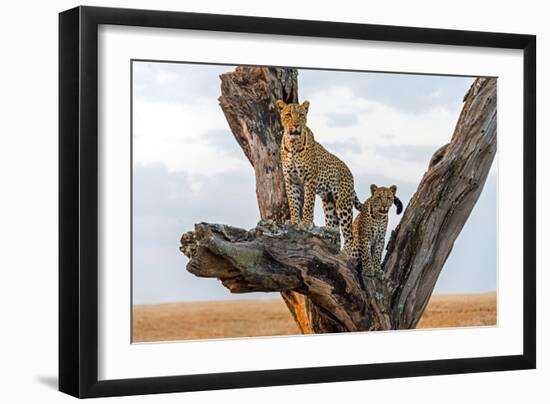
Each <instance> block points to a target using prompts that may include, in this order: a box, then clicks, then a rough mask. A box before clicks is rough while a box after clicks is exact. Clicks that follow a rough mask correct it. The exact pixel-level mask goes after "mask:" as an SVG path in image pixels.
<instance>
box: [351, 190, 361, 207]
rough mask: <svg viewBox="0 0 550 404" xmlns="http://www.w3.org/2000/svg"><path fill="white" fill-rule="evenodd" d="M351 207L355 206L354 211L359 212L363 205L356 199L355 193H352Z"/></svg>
mask: <svg viewBox="0 0 550 404" xmlns="http://www.w3.org/2000/svg"><path fill="white" fill-rule="evenodd" d="M353 206H355V209H357V210H358V211H361V208H362V207H363V204H362V203H361V201H360V200H359V198H358V197H357V194H356V193H355V191H353Z"/></svg>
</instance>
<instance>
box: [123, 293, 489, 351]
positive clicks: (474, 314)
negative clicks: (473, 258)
mask: <svg viewBox="0 0 550 404" xmlns="http://www.w3.org/2000/svg"><path fill="white" fill-rule="evenodd" d="M133 310H134V313H133V322H134V324H133V327H134V329H133V337H134V342H149V341H174V340H186V339H203V338H231V337H255V336H274V335H293V334H298V333H299V331H298V328H297V327H296V325H295V324H294V320H293V319H292V317H291V315H290V313H289V312H288V310H287V308H286V306H285V304H284V303H283V301H282V300H281V299H276V300H275V299H274V300H242V301H227V302H189V303H164V304H151V305H136V306H134V309H133ZM495 324H496V294H495V293H487V294H476V295H439V296H433V297H432V299H431V300H430V303H429V304H428V308H427V309H426V312H425V313H424V316H423V317H422V319H421V320H420V324H419V328H438V327H464V326H482V325H495Z"/></svg>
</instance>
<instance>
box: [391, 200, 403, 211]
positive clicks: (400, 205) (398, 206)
mask: <svg viewBox="0 0 550 404" xmlns="http://www.w3.org/2000/svg"><path fill="white" fill-rule="evenodd" d="M393 204H394V205H395V208H396V209H397V214H398V215H399V214H401V212H403V202H401V200H400V199H399V198H398V197H397V196H395V197H394V198H393Z"/></svg>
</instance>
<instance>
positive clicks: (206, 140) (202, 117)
mask: <svg viewBox="0 0 550 404" xmlns="http://www.w3.org/2000/svg"><path fill="white" fill-rule="evenodd" d="M227 129H228V126H227V122H226V120H225V117H224V115H223V113H222V111H221V109H220V107H219V106H218V102H217V100H216V99H215V98H205V97H197V98H195V99H194V101H193V102H192V103H191V102H190V103H186V104H180V103H177V102H168V101H159V100H145V99H141V98H138V99H135V100H134V134H133V141H134V144H133V148H134V151H133V153H134V154H133V156H134V163H135V164H140V163H141V164H149V163H155V162H160V163H163V164H164V165H165V166H166V167H167V168H168V170H169V171H183V172H187V173H189V174H190V175H191V176H193V175H196V174H201V175H206V176H211V175H216V174H221V173H224V172H235V171H243V170H250V166H249V163H248V161H246V159H245V158H244V155H243V156H242V157H239V158H237V156H232V155H229V154H227V153H226V152H225V151H224V148H223V147H217V145H216V144H215V143H213V141H212V137H211V136H210V137H208V136H205V134H206V133H208V132H211V131H216V130H218V131H220V136H222V130H227ZM228 136H230V133H229V132H228ZM224 140H226V139H220V143H222V142H223V141H224Z"/></svg>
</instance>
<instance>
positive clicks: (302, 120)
mask: <svg viewBox="0 0 550 404" xmlns="http://www.w3.org/2000/svg"><path fill="white" fill-rule="evenodd" d="M276 104H277V107H278V108H279V115H280V117H281V124H282V125H283V129H284V131H285V134H286V135H288V136H290V137H291V138H293V139H297V138H299V137H300V136H302V134H303V133H304V131H303V130H304V129H305V127H306V123H307V112H308V109H309V101H304V102H303V103H301V104H287V103H286V102H284V101H283V100H277V103H276Z"/></svg>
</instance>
